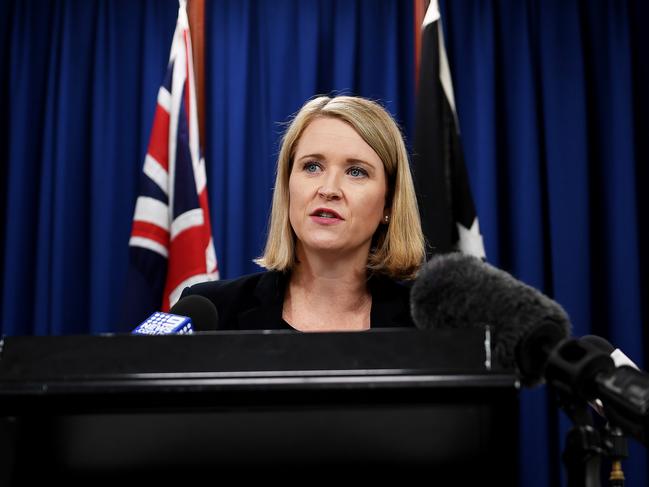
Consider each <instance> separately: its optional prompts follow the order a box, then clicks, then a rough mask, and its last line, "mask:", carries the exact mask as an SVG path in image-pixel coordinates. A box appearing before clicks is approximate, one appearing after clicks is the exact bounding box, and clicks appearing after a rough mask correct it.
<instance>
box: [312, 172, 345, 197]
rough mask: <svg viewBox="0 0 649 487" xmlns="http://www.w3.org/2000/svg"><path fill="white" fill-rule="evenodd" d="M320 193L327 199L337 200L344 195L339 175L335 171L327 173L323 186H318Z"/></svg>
mask: <svg viewBox="0 0 649 487" xmlns="http://www.w3.org/2000/svg"><path fill="white" fill-rule="evenodd" d="M318 195H319V196H320V197H321V198H324V199H325V200H337V199H340V198H341V197H342V191H341V189H340V181H339V175H338V174H336V172H335V171H331V172H329V173H328V174H327V175H326V177H325V180H324V181H323V184H322V186H320V188H318Z"/></svg>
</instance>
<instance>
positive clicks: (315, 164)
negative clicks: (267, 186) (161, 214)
mask: <svg viewBox="0 0 649 487" xmlns="http://www.w3.org/2000/svg"><path fill="white" fill-rule="evenodd" d="M424 255H425V254H424V239H423V235H422V231H421V225H420V221H419V212H418V210H417V202H416V198H415V192H414V188H413V184H412V177H411V175H410V169H409V166H408V156H407V152H406V148H405V145H404V142H403V138H402V136H401V133H400V131H399V129H398V127H397V125H396V124H395V122H394V120H393V119H392V118H391V117H390V115H389V114H388V113H387V112H386V111H385V110H384V109H383V108H382V107H381V106H379V105H378V104H377V103H375V102H372V101H369V100H366V99H363V98H359V97H351V96H338V97H334V98H329V97H325V96H321V97H317V98H315V99H312V100H310V101H308V102H307V103H306V104H305V105H304V106H303V107H302V108H301V109H300V111H299V112H298V113H297V115H296V116H295V117H294V118H293V120H292V122H291V124H290V125H289V127H288V130H287V131H286V133H285V134H284V138H283V141H282V147H281V151H280V154H279V158H278V161H277V177H276V180H275V190H274V194H273V205H272V212H271V217H270V231H269V235H268V239H267V242H266V248H265V250H264V253H263V255H262V256H261V257H259V258H258V259H256V260H255V262H257V264H259V265H260V266H262V267H264V268H266V269H267V272H262V273H257V274H252V275H249V276H244V277H241V278H238V279H233V280H224V281H213V282H206V283H201V284H197V285H194V286H192V287H191V288H187V289H185V291H184V292H183V295H182V297H184V296H187V295H190V294H199V295H203V296H205V297H207V298H209V299H210V300H211V301H212V302H213V303H214V304H215V305H216V307H217V310H218V313H219V328H220V329H295V330H300V331H352V330H367V329H369V328H370V327H396V326H413V325H412V319H411V317H410V312H409V287H408V286H407V285H406V284H404V283H403V282H401V281H404V280H406V281H407V280H410V279H412V278H414V276H415V273H416V272H417V270H418V268H419V266H420V265H421V263H422V262H423V259H424Z"/></svg>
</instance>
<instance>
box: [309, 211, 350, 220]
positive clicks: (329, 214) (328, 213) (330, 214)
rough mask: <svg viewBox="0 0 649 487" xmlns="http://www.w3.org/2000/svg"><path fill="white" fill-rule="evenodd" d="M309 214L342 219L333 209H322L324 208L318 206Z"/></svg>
mask: <svg viewBox="0 0 649 487" xmlns="http://www.w3.org/2000/svg"><path fill="white" fill-rule="evenodd" d="M310 216H316V217H318V218H331V219H338V220H343V218H342V217H341V216H340V215H339V214H338V213H336V212H335V211H333V210H329V209H324V208H318V209H317V210H315V211H314V212H313V213H311V215H310Z"/></svg>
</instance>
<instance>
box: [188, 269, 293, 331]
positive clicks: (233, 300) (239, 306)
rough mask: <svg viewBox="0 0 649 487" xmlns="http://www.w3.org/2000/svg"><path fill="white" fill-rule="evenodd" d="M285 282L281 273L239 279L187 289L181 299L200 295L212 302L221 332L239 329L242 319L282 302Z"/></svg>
mask: <svg viewBox="0 0 649 487" xmlns="http://www.w3.org/2000/svg"><path fill="white" fill-rule="evenodd" d="M283 283H284V279H283V274H282V273H281V272H276V271H266V272H257V273H254V274H248V275H245V276H241V277H237V278H235V279H223V280H219V281H208V282H202V283H199V284H194V285H193V286H191V287H188V288H185V289H184V290H183V292H182V294H181V296H180V297H181V299H182V298H183V297H185V296H190V295H193V294H198V295H200V296H204V297H206V298H208V299H209V300H210V301H212V303H214V305H215V306H216V309H217V311H218V314H219V328H222V329H232V328H239V327H240V326H239V321H240V320H239V315H242V314H244V315H245V314H246V313H248V312H249V311H251V310H256V309H259V308H261V309H263V308H268V307H269V306H271V305H272V304H274V303H277V302H280V303H281V302H282V301H283V297H284V284H283Z"/></svg>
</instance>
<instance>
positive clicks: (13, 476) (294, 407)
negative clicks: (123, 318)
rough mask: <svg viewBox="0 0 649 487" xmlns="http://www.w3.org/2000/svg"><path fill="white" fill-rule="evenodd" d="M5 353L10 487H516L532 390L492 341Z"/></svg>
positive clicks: (262, 336) (294, 339) (257, 338)
mask: <svg viewBox="0 0 649 487" xmlns="http://www.w3.org/2000/svg"><path fill="white" fill-rule="evenodd" d="M0 350H1V351H0V485H16V486H17V485H36V482H42V481H48V483H49V482H53V481H54V482H59V481H60V482H64V483H65V484H64V485H98V484H101V485H108V484H110V485H135V484H136V483H138V484H140V483H142V482H146V483H147V484H152V483H155V484H165V485H172V484H173V485H185V484H188V485H189V484H190V483H193V482H198V481H201V483H202V482H203V481H202V480H199V479H207V480H208V481H210V482H217V481H225V480H226V479H228V478H234V479H235V481H236V482H240V481H246V480H253V479H255V480H269V479H276V480H278V481H281V482H283V483H284V484H286V483H289V484H291V483H295V484H296V485H297V484H298V483H299V484H300V485H303V484H304V483H307V482H311V481H312V480H331V481H337V483H341V482H343V483H347V481H348V480H350V479H351V478H354V477H352V476H355V478H358V479H362V480H370V481H377V480H378V481H381V480H385V479H386V478H389V477H386V476H389V475H392V474H396V475H398V476H399V478H400V479H401V480H406V479H407V478H408V476H409V475H412V474H415V473H416V474H417V475H419V474H421V475H424V477H423V479H422V480H423V481H424V482H425V483H427V484H430V485H483V486H484V485H499V486H507V485H516V484H517V474H518V472H517V465H518V397H517V395H518V382H517V380H516V377H515V376H514V375H513V374H512V372H511V371H506V370H500V369H499V367H498V364H493V363H490V359H489V356H490V353H489V352H490V351H489V343H488V341H485V335H484V333H483V332H482V331H480V330H454V331H421V330H414V329H376V330H369V331H366V332H348V333H344V332H336V333H296V332H291V331H246V332H231V331H220V332H205V333H197V334H194V335H183V336H181V335H174V336H134V335H121V334H117V335H102V336H64V337H5V338H4V339H3V340H2V343H1V347H0ZM343 472H346V473H344V474H343ZM232 475H234V477H232ZM3 476H4V477H3ZM152 485H154V484H152Z"/></svg>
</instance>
